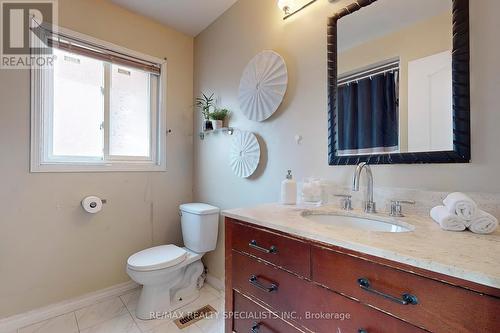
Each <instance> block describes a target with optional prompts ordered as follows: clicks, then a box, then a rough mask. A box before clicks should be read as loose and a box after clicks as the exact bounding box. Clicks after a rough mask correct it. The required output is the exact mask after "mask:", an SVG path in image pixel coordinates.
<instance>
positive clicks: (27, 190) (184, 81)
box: [0, 0, 193, 318]
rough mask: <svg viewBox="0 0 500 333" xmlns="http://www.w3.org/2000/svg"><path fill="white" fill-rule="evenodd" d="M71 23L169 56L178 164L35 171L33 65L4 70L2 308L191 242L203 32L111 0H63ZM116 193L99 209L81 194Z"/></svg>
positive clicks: (108, 281)
mask: <svg viewBox="0 0 500 333" xmlns="http://www.w3.org/2000/svg"><path fill="white" fill-rule="evenodd" d="M59 14H60V18H59V23H60V25H61V26H63V27H66V28H69V29H71V30H74V31H78V32H81V33H84V34H87V35H90V36H93V37H96V38H99V39H103V40H105V41H109V42H112V43H115V44H118V45H122V46H124V47H127V48H129V49H133V50H136V51H139V52H143V53H146V54H149V55H152V56H155V57H159V58H163V57H167V59H168V79H167V80H168V84H167V109H168V110H167V113H168V114H167V126H168V128H171V129H172V131H173V132H172V134H171V135H169V136H168V138H167V140H168V142H167V152H168V156H167V163H168V171H167V172H159V173H142V172H139V173H75V174H30V173H29V172H28V170H29V137H30V134H29V133H30V128H29V121H30V109H29V84H30V82H29V73H28V72H27V71H21V70H0V156H1V158H0V318H1V317H5V316H8V315H12V314H15V313H19V312H22V311H26V310H29V309H33V308H36V307H39V306H43V305H47V304H49V303H53V302H57V301H60V300H63V299H67V298H70V297H74V296H78V295H81V294H83V293H86V292H91V291H95V290H97V289H100V288H105V287H109V286H111V285H114V284H117V283H120V282H124V281H127V280H128V277H127V274H126V273H125V264H126V259H127V257H128V256H129V255H131V254H132V253H134V252H135V251H137V250H140V249H143V248H146V247H149V246H151V245H152V244H160V243H166V242H172V243H177V244H182V238H181V234H180V224H179V223H180V221H179V217H178V214H177V206H178V205H179V204H180V203H183V202H190V201H191V200H192V185H193V182H192V174H193V171H192V165H193V161H192V156H193V147H192V132H193V129H192V128H193V126H192V123H193V116H192V107H191V105H192V96H193V83H192V82H193V38H191V37H188V36H186V35H183V34H181V33H178V32H176V31H174V30H172V29H168V28H166V27H164V26H161V25H160V24H157V23H155V22H153V21H151V20H148V19H145V18H144V17H141V16H138V15H135V14H133V13H131V12H129V11H126V10H124V9H122V8H120V7H117V6H115V5H113V4H111V3H108V2H106V1H99V0H59ZM90 194H95V195H98V196H101V197H102V198H106V199H108V204H107V205H106V206H105V208H104V210H103V211H102V212H101V213H100V214H97V215H95V216H90V215H87V214H85V213H83V211H82V209H81V207H80V206H79V203H80V200H81V199H82V198H83V197H84V196H86V195H90Z"/></svg>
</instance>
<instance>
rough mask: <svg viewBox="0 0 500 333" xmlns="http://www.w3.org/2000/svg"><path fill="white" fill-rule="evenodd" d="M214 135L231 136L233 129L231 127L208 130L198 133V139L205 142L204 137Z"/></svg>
mask: <svg viewBox="0 0 500 333" xmlns="http://www.w3.org/2000/svg"><path fill="white" fill-rule="evenodd" d="M214 133H227V134H229V135H233V134H234V128H233V127H223V128H218V129H215V130H210V131H201V132H200V139H201V140H205V135H209V134H214Z"/></svg>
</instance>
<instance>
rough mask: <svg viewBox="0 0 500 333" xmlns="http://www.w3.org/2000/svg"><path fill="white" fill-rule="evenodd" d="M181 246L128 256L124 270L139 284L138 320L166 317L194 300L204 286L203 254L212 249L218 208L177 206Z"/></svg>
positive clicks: (214, 240) (209, 206)
mask: <svg viewBox="0 0 500 333" xmlns="http://www.w3.org/2000/svg"><path fill="white" fill-rule="evenodd" d="M179 211H180V216H181V226H182V237H183V239H184V247H182V248H181V247H178V246H175V245H172V244H169V245H161V246H156V247H152V248H149V249H146V250H143V251H140V252H137V253H135V254H133V255H131V256H130V257H129V258H128V260H127V273H128V275H129V276H130V278H131V279H132V280H134V281H135V282H137V283H138V284H141V285H142V286H143V287H142V292H141V295H140V297H139V303H138V305H137V308H136V316H137V317H138V318H139V319H144V320H148V319H155V318H158V317H162V316H165V315H166V314H167V313H168V312H169V311H173V310H175V309H178V308H180V307H182V306H184V305H186V304H189V303H191V302H193V301H194V300H196V299H197V298H198V296H199V289H200V288H201V287H202V285H203V279H202V278H201V276H202V274H203V271H204V266H203V263H202V262H201V258H202V257H203V255H204V254H205V253H207V252H209V251H213V250H215V246H216V244H217V233H218V225H219V208H217V207H214V206H211V205H207V204H203V203H188V204H183V205H180V206H179Z"/></svg>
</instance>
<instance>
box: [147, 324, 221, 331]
mask: <svg viewBox="0 0 500 333" xmlns="http://www.w3.org/2000/svg"><path fill="white" fill-rule="evenodd" d="M145 333H204V332H203V331H202V330H201V329H200V328H199V327H197V326H196V325H191V326H189V327H186V328H184V329H182V330H181V329H179V328H178V327H177V326H176V325H175V324H174V323H173V322H168V323H165V324H162V325H160V326H158V327H155V328H154V329H152V330H150V331H147V332H145ZM220 333H223V332H222V331H221V332H220Z"/></svg>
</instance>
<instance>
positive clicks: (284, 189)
mask: <svg viewBox="0 0 500 333" xmlns="http://www.w3.org/2000/svg"><path fill="white" fill-rule="evenodd" d="M280 202H281V203H282V204H284V205H295V203H296V202H297V183H296V182H295V180H294V179H293V176H292V170H288V174H287V175H286V179H285V180H284V181H282V182H281V200H280Z"/></svg>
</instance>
